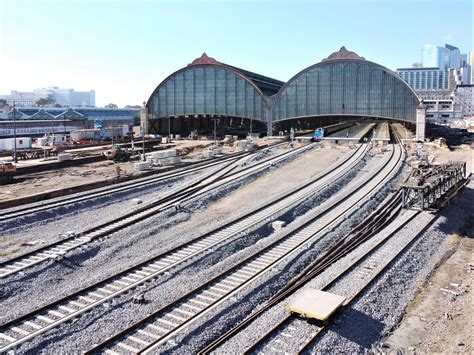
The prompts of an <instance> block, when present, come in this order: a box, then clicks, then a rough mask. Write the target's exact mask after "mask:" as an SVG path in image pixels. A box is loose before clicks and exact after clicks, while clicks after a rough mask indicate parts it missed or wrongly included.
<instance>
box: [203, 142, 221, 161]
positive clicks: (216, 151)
mask: <svg viewBox="0 0 474 355" xmlns="http://www.w3.org/2000/svg"><path fill="white" fill-rule="evenodd" d="M221 154H222V148H221V147H219V146H217V145H211V146H210V147H209V149H208V150H207V151H205V152H204V153H203V155H204V158H212V157H215V156H216V155H221Z"/></svg>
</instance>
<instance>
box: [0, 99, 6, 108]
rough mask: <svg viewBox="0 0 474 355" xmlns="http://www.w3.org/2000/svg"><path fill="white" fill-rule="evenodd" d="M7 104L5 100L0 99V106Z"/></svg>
mask: <svg viewBox="0 0 474 355" xmlns="http://www.w3.org/2000/svg"><path fill="white" fill-rule="evenodd" d="M5 106H7V100H5V99H0V108H2V107H5Z"/></svg>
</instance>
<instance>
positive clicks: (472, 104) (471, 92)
mask: <svg viewBox="0 0 474 355" xmlns="http://www.w3.org/2000/svg"><path fill="white" fill-rule="evenodd" d="M453 101H454V103H455V105H457V106H459V107H461V115H462V117H463V118H471V119H472V118H474V85H460V86H458V87H456V90H454V92H453Z"/></svg>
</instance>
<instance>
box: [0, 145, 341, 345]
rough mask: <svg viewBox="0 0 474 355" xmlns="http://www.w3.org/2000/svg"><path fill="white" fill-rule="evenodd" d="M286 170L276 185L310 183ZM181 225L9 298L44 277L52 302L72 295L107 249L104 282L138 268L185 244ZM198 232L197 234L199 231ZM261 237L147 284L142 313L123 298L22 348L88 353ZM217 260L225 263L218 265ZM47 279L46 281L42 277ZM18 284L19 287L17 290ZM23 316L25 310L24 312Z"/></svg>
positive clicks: (110, 250) (261, 194)
mask: <svg viewBox="0 0 474 355" xmlns="http://www.w3.org/2000/svg"><path fill="white" fill-rule="evenodd" d="M322 153H323V152H309V153H306V154H305V155H309V156H312V157H313V158H314V157H318V156H320V157H321V156H322ZM326 154H327V152H326ZM333 158H334V156H333ZM293 163H294V164H301V161H300V162H298V159H296V160H295V161H293V162H290V163H289V165H291V164H293ZM284 167H285V166H281V167H280V168H278V167H275V169H273V170H272V172H271V173H270V174H274V177H275V178H276V179H275V180H277V179H278V178H279V179H287V176H286V175H288V174H290V175H291V176H293V177H294V179H293V180H294V181H296V182H298V183H302V182H303V181H304V179H306V178H304V179H303V181H302V180H301V178H302V177H304V176H305V174H300V176H299V178H300V179H298V174H296V176H295V174H294V173H293V172H292V171H293V169H290V170H287V169H284ZM321 168H322V166H320V167H319V169H314V170H312V171H311V170H310V171H306V172H305V173H306V175H308V174H315V173H317V172H318V171H320V170H321ZM285 170H287V171H286V173H283V171H285ZM290 172H291V173H290ZM258 180H260V179H258ZM258 180H257V181H258ZM257 181H256V182H257ZM345 183H347V182H345ZM345 183H344V184H345ZM344 184H342V185H344ZM265 186H266V184H263V186H262V189H260V191H258V190H257V192H258V194H257V195H256V194H255V191H254V193H253V194H250V193H248V195H249V197H251V198H252V199H251V201H249V202H253V205H254V204H255V198H256V197H258V200H259V201H265V200H268V199H269V197H270V198H274V197H273V196H271V195H270V196H269V194H268V188H266V189H263V187H265ZM244 188H245V187H244ZM239 190H240V189H239ZM276 193H277V195H278V190H277V191H276ZM236 195H238V194H236ZM235 199H238V197H235V198H234V200H235ZM227 202H229V201H227ZM308 202H314V201H311V200H310V201H308ZM232 207H233V205H231V210H233V211H234V212H238V213H243V212H246V211H245V206H241V208H240V209H236V208H232ZM247 211H248V210H247ZM180 213H186V212H182V211H181V212H180ZM211 218H214V217H213V216H211ZM214 219H215V218H214ZM210 220H211V219H210V218H208V220H207V221H204V222H209V221H210ZM214 222H215V221H214ZM217 223H219V224H220V223H222V221H217ZM158 225H159V224H157V227H155V229H156V230H159V228H161V227H163V226H158ZM204 225H205V224H204ZM181 226H182V224H179V225H176V226H175V228H173V233H162V234H161V235H160V239H159V241H157V240H156V238H153V235H152V236H151V238H150V237H148V239H152V240H151V241H150V244H149V245H146V243H144V242H143V240H146V239H147V235H148V234H152V232H147V235H144V233H142V232H139V234H140V243H139V244H140V247H139V248H138V249H136V250H135V249H134V248H135V245H136V244H135V243H134V242H130V243H129V244H128V245H126V252H125V253H124V254H123V255H124V256H123V257H122V258H120V259H119V260H116V259H117V257H116V255H117V253H119V252H122V253H123V250H120V251H119V250H117V249H123V248H124V246H123V243H121V246H117V245H115V246H114V245H113V244H114V243H113V240H114V239H115V237H114V238H110V239H108V240H106V241H105V242H104V243H105V244H102V243H101V244H100V245H98V246H97V247H95V248H94V249H92V250H88V251H87V253H92V254H94V255H87V256H92V258H87V261H86V262H84V263H83V264H82V266H81V268H77V267H76V268H74V267H72V268H71V269H68V272H71V275H67V274H66V275H65V274H64V272H65V271H64V270H66V269H65V268H64V267H60V266H59V265H58V266H57V267H53V268H51V270H47V271H44V272H42V273H40V274H38V275H37V276H36V281H35V282H34V283H31V284H30V285H28V286H27V287H25V283H24V282H15V281H13V282H11V283H10V284H9V285H8V286H10V287H9V290H8V294H13V293H14V292H17V291H18V292H20V293H21V292H22V291H23V292H24V290H25V289H29V288H30V287H33V288H34V285H41V284H43V282H41V280H43V277H44V279H45V281H46V280H48V282H47V283H46V285H47V284H49V285H51V284H58V286H59V287H58V288H56V289H55V292H54V296H52V297H51V296H50V297H51V298H57V297H58V291H60V290H61V291H62V292H63V293H64V294H66V293H70V292H71V291H72V287H71V281H70V280H71V279H74V280H75V282H74V285H73V286H75V285H76V284H81V283H84V279H85V278H86V277H87V282H88V283H90V282H92V281H93V279H95V278H98V277H97V274H96V273H91V272H89V271H88V270H87V269H86V267H87V266H88V265H89V264H90V263H92V262H93V261H94V260H95V259H96V257H97V254H99V253H100V254H103V253H104V250H105V251H107V252H106V254H105V255H110V258H109V260H108V261H106V263H107V268H106V270H107V271H104V272H102V277H104V273H105V272H107V273H112V272H110V269H119V268H120V267H122V268H123V267H125V266H126V265H127V263H128V262H129V260H130V259H131V260H133V261H134V263H136V262H138V260H137V255H142V256H143V255H144V254H145V255H146V254H147V253H144V250H147V251H149V250H156V251H159V250H161V249H163V248H165V247H166V248H168V247H170V245H171V244H173V243H181V242H182V241H183V239H184V238H183V233H185V234H186V232H185V230H180V228H181ZM140 227H141V226H138V225H137V227H136V228H137V230H139V229H140ZM146 227H147V229H149V228H150V224H149V223H148V225H147V226H146ZM265 228H266V227H265ZM195 229H199V227H197V228H195ZM168 231H169V230H168ZM200 232H202V229H201V230H200ZM187 234H188V235H186V239H187V238H188V237H189V231H188V232H187ZM165 235H166V236H165ZM260 237H261V236H259V235H258V234H253V233H251V234H248V235H245V236H244V237H242V238H240V239H238V240H237V241H235V242H234V243H231V244H229V246H228V247H226V248H219V249H218V250H215V251H214V253H213V254H212V259H211V258H210V257H209V256H203V257H201V258H200V259H197V260H196V261H193V262H191V263H190V265H189V267H188V268H186V269H185V270H183V271H182V272H180V273H178V274H177V275H174V276H173V278H172V279H170V275H164V276H163V277H162V278H160V279H157V280H155V281H153V282H152V283H150V284H148V285H147V289H149V291H147V292H146V296H147V298H148V299H150V300H153V302H150V303H149V304H147V305H143V306H138V309H137V305H133V304H130V294H129V295H124V296H123V297H120V298H118V299H117V300H115V301H114V304H110V305H109V307H108V308H103V307H99V308H98V309H95V310H93V311H92V312H91V313H92V314H90V315H88V316H87V317H82V318H80V319H77V320H75V321H74V322H71V323H70V324H67V325H64V326H62V327H61V329H57V330H53V331H51V332H50V333H48V336H46V337H41V338H39V339H35V340H32V341H31V342H30V343H29V344H28V345H25V346H24V347H25V349H30V350H33V349H36V350H38V349H40V348H43V347H44V346H46V344H47V343H50V342H51V341H52V340H53V339H54V342H55V344H54V346H53V345H51V343H50V344H49V345H48V346H49V347H46V350H48V349H50V351H51V352H54V351H66V350H70V349H71V348H72V347H73V348H75V349H87V348H88V347H90V346H91V345H92V344H93V343H94V342H97V341H99V340H100V339H103V338H105V337H106V336H107V335H110V334H112V333H114V332H115V331H116V330H117V329H119V328H123V327H125V326H127V325H129V324H130V322H131V321H132V320H138V319H140V318H141V317H143V316H144V314H146V313H148V312H150V310H151V309H157V308H159V307H160V306H162V305H163V304H165V303H166V302H169V301H171V300H173V299H174V298H176V297H177V296H178V295H180V294H182V293H183V292H184V291H185V290H189V289H190V288H191V287H193V286H196V285H198V284H199V283H201V282H203V281H204V280H206V279H208V278H209V277H211V276H212V275H215V274H217V273H218V272H220V271H221V270H222V268H223V267H227V265H231V264H233V263H235V262H236V261H237V260H241V259H242V258H244V257H245V256H246V255H247V254H248V253H249V252H250V250H254V249H253V248H247V249H249V250H242V246H253V244H254V243H255V242H256V240H258V238H260ZM124 238H125V236H124ZM268 239H269V238H268ZM161 241H162V242H161ZM262 241H264V242H260V243H258V247H259V248H263V247H264V246H265V245H266V244H267V243H269V242H271V240H268V241H267V240H264V239H263V240H262ZM159 242H161V243H159ZM157 244H159V245H157ZM260 244H261V245H260ZM114 248H115V249H114ZM127 252H128V253H127ZM140 252H141V254H140ZM226 255H230V256H229V257H228V260H225V261H221V260H223V259H224V258H225V257H226ZM127 257H129V258H127ZM69 259H74V256H73V257H70V258H69ZM100 260H102V261H104V255H102V257H101V258H100ZM219 261H221V262H220V263H219ZM214 262H218V263H217V264H215V265H212V264H213V263H214ZM96 264H97V262H96ZM102 265H104V264H102ZM97 266H98V265H94V267H93V268H92V269H97ZM53 269H54V270H53ZM99 269H100V268H99ZM99 269H97V270H99ZM102 269H105V268H102ZM97 270H96V272H97ZM46 272H48V275H46ZM43 274H44V275H46V276H43ZM80 275H82V276H80ZM69 276H74V277H73V278H72V277H69ZM38 278H39V279H38ZM168 279H169V280H168ZM23 281H26V280H23ZM165 281H166V282H165ZM61 282H62V283H61ZM15 284H17V285H16V286H15ZM20 285H21V287H20ZM67 285H69V286H67ZM15 288H16V290H15ZM63 288H67V290H63ZM39 292H45V294H46V297H48V296H47V295H48V293H49V294H50V293H51V289H48V287H44V289H43V290H40V289H36V290H33V291H32V293H31V295H33V294H38V293H39ZM132 294H133V293H132ZM25 296H28V294H25V293H23V294H21V295H20V297H18V298H16V299H17V302H21V299H26V298H25ZM9 300H10V299H9ZM41 301H42V302H41V303H46V300H41ZM123 302H125V303H123ZM3 303H4V302H2V304H3ZM8 303H9V304H8V307H6V308H7V309H10V310H11V309H18V308H19V306H20V304H19V303H16V304H15V301H14V300H13V299H12V301H11V302H8ZM23 306H24V305H23ZM28 306H29V308H31V309H34V308H35V307H37V306H38V304H37V303H36V305H28ZM23 311H25V309H24V308H23ZM12 316H13V315H12V314H11V313H10V314H8V317H12ZM91 319H93V320H91ZM70 327H72V328H70ZM90 327H92V328H90ZM86 328H87V329H86ZM66 335H67V336H66ZM53 349H54V350H53Z"/></svg>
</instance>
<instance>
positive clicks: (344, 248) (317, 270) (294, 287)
mask: <svg viewBox="0 0 474 355" xmlns="http://www.w3.org/2000/svg"><path fill="white" fill-rule="evenodd" d="M397 201H398V202H397V203H398V204H400V200H399V199H397ZM387 209H392V210H399V209H400V208H399V206H395V205H389V206H387ZM416 215H418V214H416ZM414 218H415V215H413V216H410V217H409V219H408V220H407V221H404V222H403V223H401V224H400V225H399V226H398V227H397V228H396V229H395V230H394V231H392V232H390V233H389V234H388V235H387V236H385V237H384V238H383V239H381V240H380V241H378V242H377V243H376V244H374V245H373V246H371V247H370V248H369V249H368V250H367V251H366V252H364V253H363V254H362V255H360V256H358V257H357V258H356V259H354V260H352V262H351V263H350V265H348V266H346V267H345V268H344V270H342V271H339V273H338V274H337V275H336V276H335V277H333V278H332V279H331V280H330V281H329V282H327V283H326V284H325V285H324V286H322V287H321V290H323V291H324V290H327V289H328V288H329V287H331V286H332V285H334V284H335V283H336V282H338V281H339V280H340V279H341V278H342V277H343V276H344V275H345V274H346V273H347V272H349V270H351V269H353V268H354V267H355V266H357V265H358V264H359V263H360V262H361V261H362V260H363V259H364V258H366V257H367V256H368V255H369V254H371V253H373V252H374V251H375V250H376V249H377V248H379V247H380V246H382V244H384V243H385V242H386V241H387V240H389V239H390V238H392V237H393V236H395V235H396V234H397V233H398V232H399V231H400V230H401V229H403V228H404V227H405V226H406V225H407V224H408V223H409V222H411V221H412V220H413V219H414ZM366 221H368V220H366ZM392 222H393V218H390V219H388V220H385V221H384V222H383V227H381V228H378V229H377V230H376V231H374V232H372V231H371V230H370V229H368V230H367V231H366V232H365V233H363V234H361V235H360V236H358V237H356V238H355V240H354V241H353V242H351V243H350V244H349V245H344V244H343V243H342V244H340V245H336V248H334V249H333V250H331V253H330V254H332V255H330V256H329V259H327V258H325V257H322V258H319V259H318V260H317V261H316V262H315V263H314V264H313V266H312V267H311V268H312V270H311V271H309V272H307V273H304V274H302V275H301V276H299V277H297V278H296V280H295V281H293V282H292V283H291V287H287V288H285V290H284V291H285V292H279V293H278V294H277V295H276V296H274V297H273V298H272V299H271V301H270V302H268V303H267V304H265V306H264V307H263V308H262V309H259V314H258V315H261V314H262V313H263V312H265V311H267V310H269V309H270V308H271V307H273V306H275V305H276V304H277V303H280V302H281V301H283V300H284V299H285V298H288V297H289V296H291V295H292V294H293V293H294V292H296V291H298V290H299V289H300V288H301V287H303V286H304V285H305V284H306V283H308V282H309V281H311V280H313V279H314V278H315V277H316V276H318V275H319V274H321V273H322V272H323V271H324V270H326V269H327V268H328V267H329V266H331V265H333V264H334V263H335V262H337V261H339V260H341V259H342V258H343V257H344V256H346V255H347V254H349V253H350V252H352V251H354V250H355V249H356V248H357V247H358V246H360V245H361V244H362V243H364V242H366V241H367V240H369V239H370V238H372V237H373V236H374V235H376V234H377V233H378V232H380V231H381V230H382V229H383V228H384V227H386V226H387V225H388V224H389V223H392ZM338 249H339V250H338ZM347 303H348V301H346V302H345V303H344V305H347ZM255 319H256V317H254V316H253V314H252V319H251V320H252V321H253V320H255ZM295 319H299V318H298V316H297V315H294V314H288V315H287V316H286V317H284V318H283V319H282V320H280V322H279V323H277V324H276V325H274V326H273V327H272V328H271V329H270V330H269V331H267V332H266V333H265V334H264V335H262V336H261V337H259V339H257V340H256V341H255V342H254V343H253V344H252V345H251V346H249V347H248V348H247V349H246V350H245V352H244V353H246V354H248V353H251V352H254V351H256V350H257V349H258V348H259V347H261V346H262V343H264V342H265V341H267V340H268V339H269V338H270V337H272V336H274V335H275V333H277V332H279V331H281V328H284V327H286V326H287V325H288V323H291V321H293V320H295ZM248 324H250V322H248V321H247V322H246V323H245V326H247V325H248ZM240 329H243V328H240ZM235 334H236V333H234V334H233V335H235ZM204 353H207V351H206V352H204Z"/></svg>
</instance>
